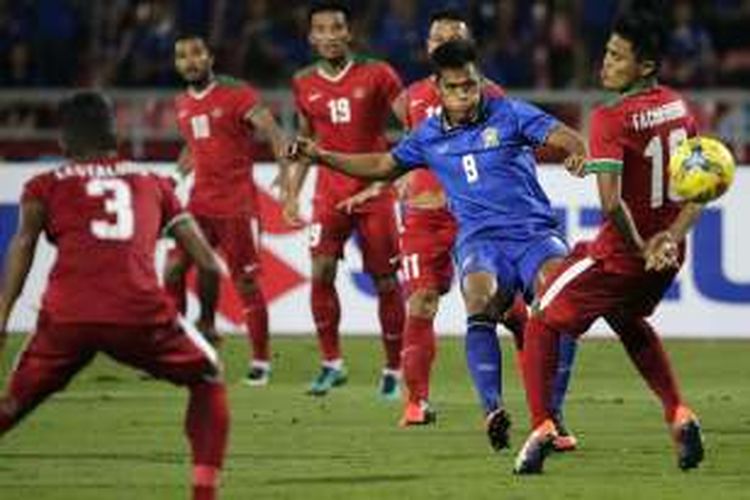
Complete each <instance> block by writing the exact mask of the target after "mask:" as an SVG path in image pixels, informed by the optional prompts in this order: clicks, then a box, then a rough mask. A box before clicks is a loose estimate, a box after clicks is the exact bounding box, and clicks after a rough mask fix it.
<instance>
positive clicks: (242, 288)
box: [234, 274, 260, 297]
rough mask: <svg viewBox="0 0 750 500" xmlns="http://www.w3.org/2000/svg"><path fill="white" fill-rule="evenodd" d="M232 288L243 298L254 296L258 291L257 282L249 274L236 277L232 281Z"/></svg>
mask: <svg viewBox="0 0 750 500" xmlns="http://www.w3.org/2000/svg"><path fill="white" fill-rule="evenodd" d="M234 286H235V287H236V288H237V291H238V292H239V293H240V295H242V296H243V297H244V296H248V295H254V294H256V293H258V291H259V290H260V285H259V284H258V280H257V279H256V277H255V276H253V275H250V274H241V275H239V276H236V277H235V279H234Z"/></svg>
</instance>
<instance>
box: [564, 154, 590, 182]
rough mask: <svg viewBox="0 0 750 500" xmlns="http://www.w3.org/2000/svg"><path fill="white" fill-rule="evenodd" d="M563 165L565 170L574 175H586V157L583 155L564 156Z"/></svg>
mask: <svg viewBox="0 0 750 500" xmlns="http://www.w3.org/2000/svg"><path fill="white" fill-rule="evenodd" d="M563 165H565V170H567V171H568V172H569V173H570V174H572V175H575V176H576V177H584V176H585V175H586V157H585V156H583V155H578V154H572V155H570V156H568V157H567V158H565V160H564V161H563Z"/></svg>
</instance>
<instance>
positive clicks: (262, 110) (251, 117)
mask: <svg viewBox="0 0 750 500" xmlns="http://www.w3.org/2000/svg"><path fill="white" fill-rule="evenodd" d="M243 120H244V121H245V122H246V123H248V124H250V125H252V126H253V127H254V128H255V129H256V130H258V131H259V132H260V133H261V134H262V135H263V136H264V137H265V138H266V139H268V141H269V142H270V143H271V150H272V151H273V156H274V158H276V161H277V162H278V164H279V177H278V179H277V180H276V181H274V184H276V185H278V186H285V185H286V179H287V176H288V175H289V172H288V168H289V155H288V153H289V147H290V141H289V138H288V137H287V135H286V134H285V133H284V131H283V130H282V129H281V127H280V126H279V124H278V122H277V121H276V118H275V117H274V116H273V113H271V110H269V109H268V108H267V107H266V106H264V105H263V104H256V105H255V106H253V107H252V108H251V109H250V110H248V111H247V112H246V113H245V116H244V117H243Z"/></svg>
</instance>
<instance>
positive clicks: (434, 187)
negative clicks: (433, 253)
mask: <svg viewBox="0 0 750 500" xmlns="http://www.w3.org/2000/svg"><path fill="white" fill-rule="evenodd" d="M483 91H484V93H485V94H486V95H487V96H488V97H499V96H502V95H504V94H505V92H504V91H503V89H502V87H500V86H499V85H497V84H495V83H493V82H490V81H487V82H486V83H485V86H484V89H483ZM404 92H405V94H406V100H405V101H406V102H405V106H406V114H405V123H404V125H405V126H406V128H407V129H409V130H413V129H415V128H417V126H419V124H420V123H422V121H424V120H426V119H427V118H429V117H430V116H432V115H435V114H437V113H439V112H440V94H439V92H438V87H437V83H436V82H435V78H434V77H432V76H430V77H427V78H423V79H422V80H419V81H416V82H414V83H412V84H411V85H409V87H407V89H406V90H405V91H404ZM435 191H442V187H441V185H440V182H439V181H438V180H437V178H436V177H435V175H434V174H433V173H432V172H431V171H430V170H429V169H427V168H419V169H416V170H413V171H412V172H411V173H409V179H408V183H407V188H406V201H407V203H408V202H409V200H410V199H414V198H416V197H417V196H419V195H420V194H422V193H424V192H435Z"/></svg>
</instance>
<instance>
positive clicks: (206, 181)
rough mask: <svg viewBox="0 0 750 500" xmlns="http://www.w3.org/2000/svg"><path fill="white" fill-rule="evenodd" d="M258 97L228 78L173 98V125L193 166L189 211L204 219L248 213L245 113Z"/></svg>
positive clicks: (251, 197) (252, 194)
mask: <svg viewBox="0 0 750 500" xmlns="http://www.w3.org/2000/svg"><path fill="white" fill-rule="evenodd" d="M258 101H259V98H258V93H257V92H256V91H255V89H253V88H252V87H250V86H249V85H247V84H245V83H242V82H240V81H239V80H234V79H232V78H229V77H217V78H216V81H215V82H214V83H212V84H211V85H210V86H209V87H208V88H207V89H205V90H204V91H203V92H201V93H199V94H196V93H193V92H191V91H190V90H188V91H187V92H184V93H182V94H180V95H179V96H177V98H176V99H175V106H176V110H177V125H178V127H179V129H180V133H181V134H182V137H183V138H184V139H185V141H186V142H187V146H188V149H189V150H190V154H191V155H192V158H193V163H194V165H195V184H194V186H193V189H192V191H191V193H190V201H189V203H188V208H189V209H190V211H191V212H193V213H195V214H199V215H205V216H209V217H236V216H240V215H247V214H250V213H253V211H254V209H255V198H256V191H255V184H254V183H253V181H252V177H251V169H252V165H253V156H252V145H251V129H250V127H249V125H248V124H247V122H245V121H244V117H245V115H246V114H247V112H248V111H250V110H251V109H252V108H253V107H254V106H255V105H257V104H258Z"/></svg>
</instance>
